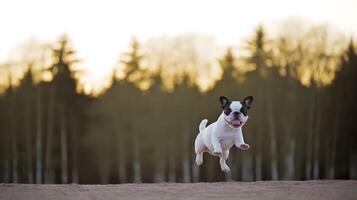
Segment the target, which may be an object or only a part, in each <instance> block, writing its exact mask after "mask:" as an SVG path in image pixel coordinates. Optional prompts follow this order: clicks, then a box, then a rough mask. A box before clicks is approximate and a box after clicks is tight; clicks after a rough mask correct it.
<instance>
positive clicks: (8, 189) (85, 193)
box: [0, 180, 357, 200]
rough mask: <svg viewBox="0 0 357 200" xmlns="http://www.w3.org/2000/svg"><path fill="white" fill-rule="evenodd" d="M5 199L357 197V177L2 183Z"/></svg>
mask: <svg viewBox="0 0 357 200" xmlns="http://www.w3.org/2000/svg"><path fill="white" fill-rule="evenodd" d="M0 199H1V200H5V199H6V200H7V199H9V200H16V199H21V200H22V199H24V200H25V199H26V200H35V199H36V200H41V199H44V200H53V199H56V200H57V199H63V200H71V199H79V200H84V199H85V200H87V199H88V200H89V199H90V200H97V199H108V200H109V199H120V200H123V199H135V200H142V199H158V200H165V199H185V200H190V199H205V200H208V199H214V200H217V199H219V200H221V199H234V200H237V199H244V200H251V199H283V200H294V199H299V200H305V199H324V200H326V199H334V200H335V199H336V200H343V199H357V181H340V180H337V181H328V180H326V181H262V182H220V183H162V184H122V185H28V184H0Z"/></svg>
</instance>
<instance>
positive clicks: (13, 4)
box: [0, 0, 357, 88]
mask: <svg viewBox="0 0 357 200" xmlns="http://www.w3.org/2000/svg"><path fill="white" fill-rule="evenodd" d="M356 10H357V0H295V1H289V0H269V1H259V0H246V1H242V0H240V1H239V0H126V1H124V0H83V1H82V0H22V1H21V0H1V1H0V63H1V62H6V60H8V59H9V56H10V55H9V52H11V50H13V49H15V48H16V47H17V46H19V45H20V44H21V43H24V42H25V41H27V40H29V39H30V38H36V39H37V40H40V41H45V42H53V41H56V39H57V38H58V37H59V36H60V35H61V34H63V33H66V34H67V35H68V36H69V38H70V39H71V41H72V46H73V48H74V49H76V50H77V56H78V57H79V59H80V60H81V62H80V66H82V71H83V74H84V75H83V76H82V78H81V79H82V80H81V81H82V82H83V83H84V84H86V86H87V88H95V87H98V85H100V84H103V80H104V79H105V78H106V77H107V76H108V75H109V74H110V73H111V72H112V69H113V67H114V66H115V65H116V63H117V62H118V60H119V55H120V53H122V52H123V51H125V50H126V49H127V48H128V46H129V43H130V40H131V38H132V37H133V36H135V37H136V38H138V39H139V41H145V40H147V39H149V38H152V37H159V36H161V35H178V34H181V33H200V34H205V35H210V36H213V37H215V38H216V40H217V43H219V44H222V45H228V44H236V43H239V42H240V41H241V40H242V38H244V37H246V36H248V35H249V34H251V33H252V31H253V30H254V28H255V27H256V26H257V25H258V24H259V23H263V24H269V23H274V22H278V21H279V20H284V19H287V18H290V17H299V18H302V19H306V20H308V21H309V22H312V23H323V24H325V23H327V24H329V25H331V26H332V27H334V28H335V29H337V31H340V32H342V33H344V34H346V35H354V36H356V33H357V12H356Z"/></svg>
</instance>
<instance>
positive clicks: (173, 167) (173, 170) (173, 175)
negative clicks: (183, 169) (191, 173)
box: [167, 137, 189, 182]
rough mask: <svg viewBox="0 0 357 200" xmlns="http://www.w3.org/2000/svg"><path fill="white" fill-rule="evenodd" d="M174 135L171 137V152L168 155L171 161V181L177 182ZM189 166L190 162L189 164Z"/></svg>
mask: <svg viewBox="0 0 357 200" xmlns="http://www.w3.org/2000/svg"><path fill="white" fill-rule="evenodd" d="M173 140H174V137H171V138H170V139H169V146H168V148H169V153H168V154H167V156H168V161H169V167H168V169H169V177H168V178H169V179H168V181H169V182H176V162H175V161H176V151H175V143H174V141H173ZM188 166H189V164H188Z"/></svg>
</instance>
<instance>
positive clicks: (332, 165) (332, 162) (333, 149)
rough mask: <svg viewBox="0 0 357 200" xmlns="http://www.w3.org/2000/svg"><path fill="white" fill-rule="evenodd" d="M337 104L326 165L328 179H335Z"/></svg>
mask: <svg viewBox="0 0 357 200" xmlns="http://www.w3.org/2000/svg"><path fill="white" fill-rule="evenodd" d="M338 107H339V106H338V103H337V105H336V108H337V109H336V117H335V121H334V122H335V123H334V130H333V135H332V140H331V141H332V144H331V148H330V149H331V151H330V162H329V163H328V170H327V173H328V175H327V178H328V179H335V162H336V149H337V148H336V147H337V139H338V137H337V134H338V130H339V119H340V118H339V117H340V115H339V109H338ZM328 149H329V148H328Z"/></svg>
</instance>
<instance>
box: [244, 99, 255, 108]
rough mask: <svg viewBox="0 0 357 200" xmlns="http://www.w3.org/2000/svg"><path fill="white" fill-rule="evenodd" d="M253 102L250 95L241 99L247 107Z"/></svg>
mask: <svg viewBox="0 0 357 200" xmlns="http://www.w3.org/2000/svg"><path fill="white" fill-rule="evenodd" d="M252 102H253V97H252V96H248V97H246V98H245V99H244V100H243V103H244V104H245V105H246V106H247V108H248V109H249V108H250V105H251V104H252Z"/></svg>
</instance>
